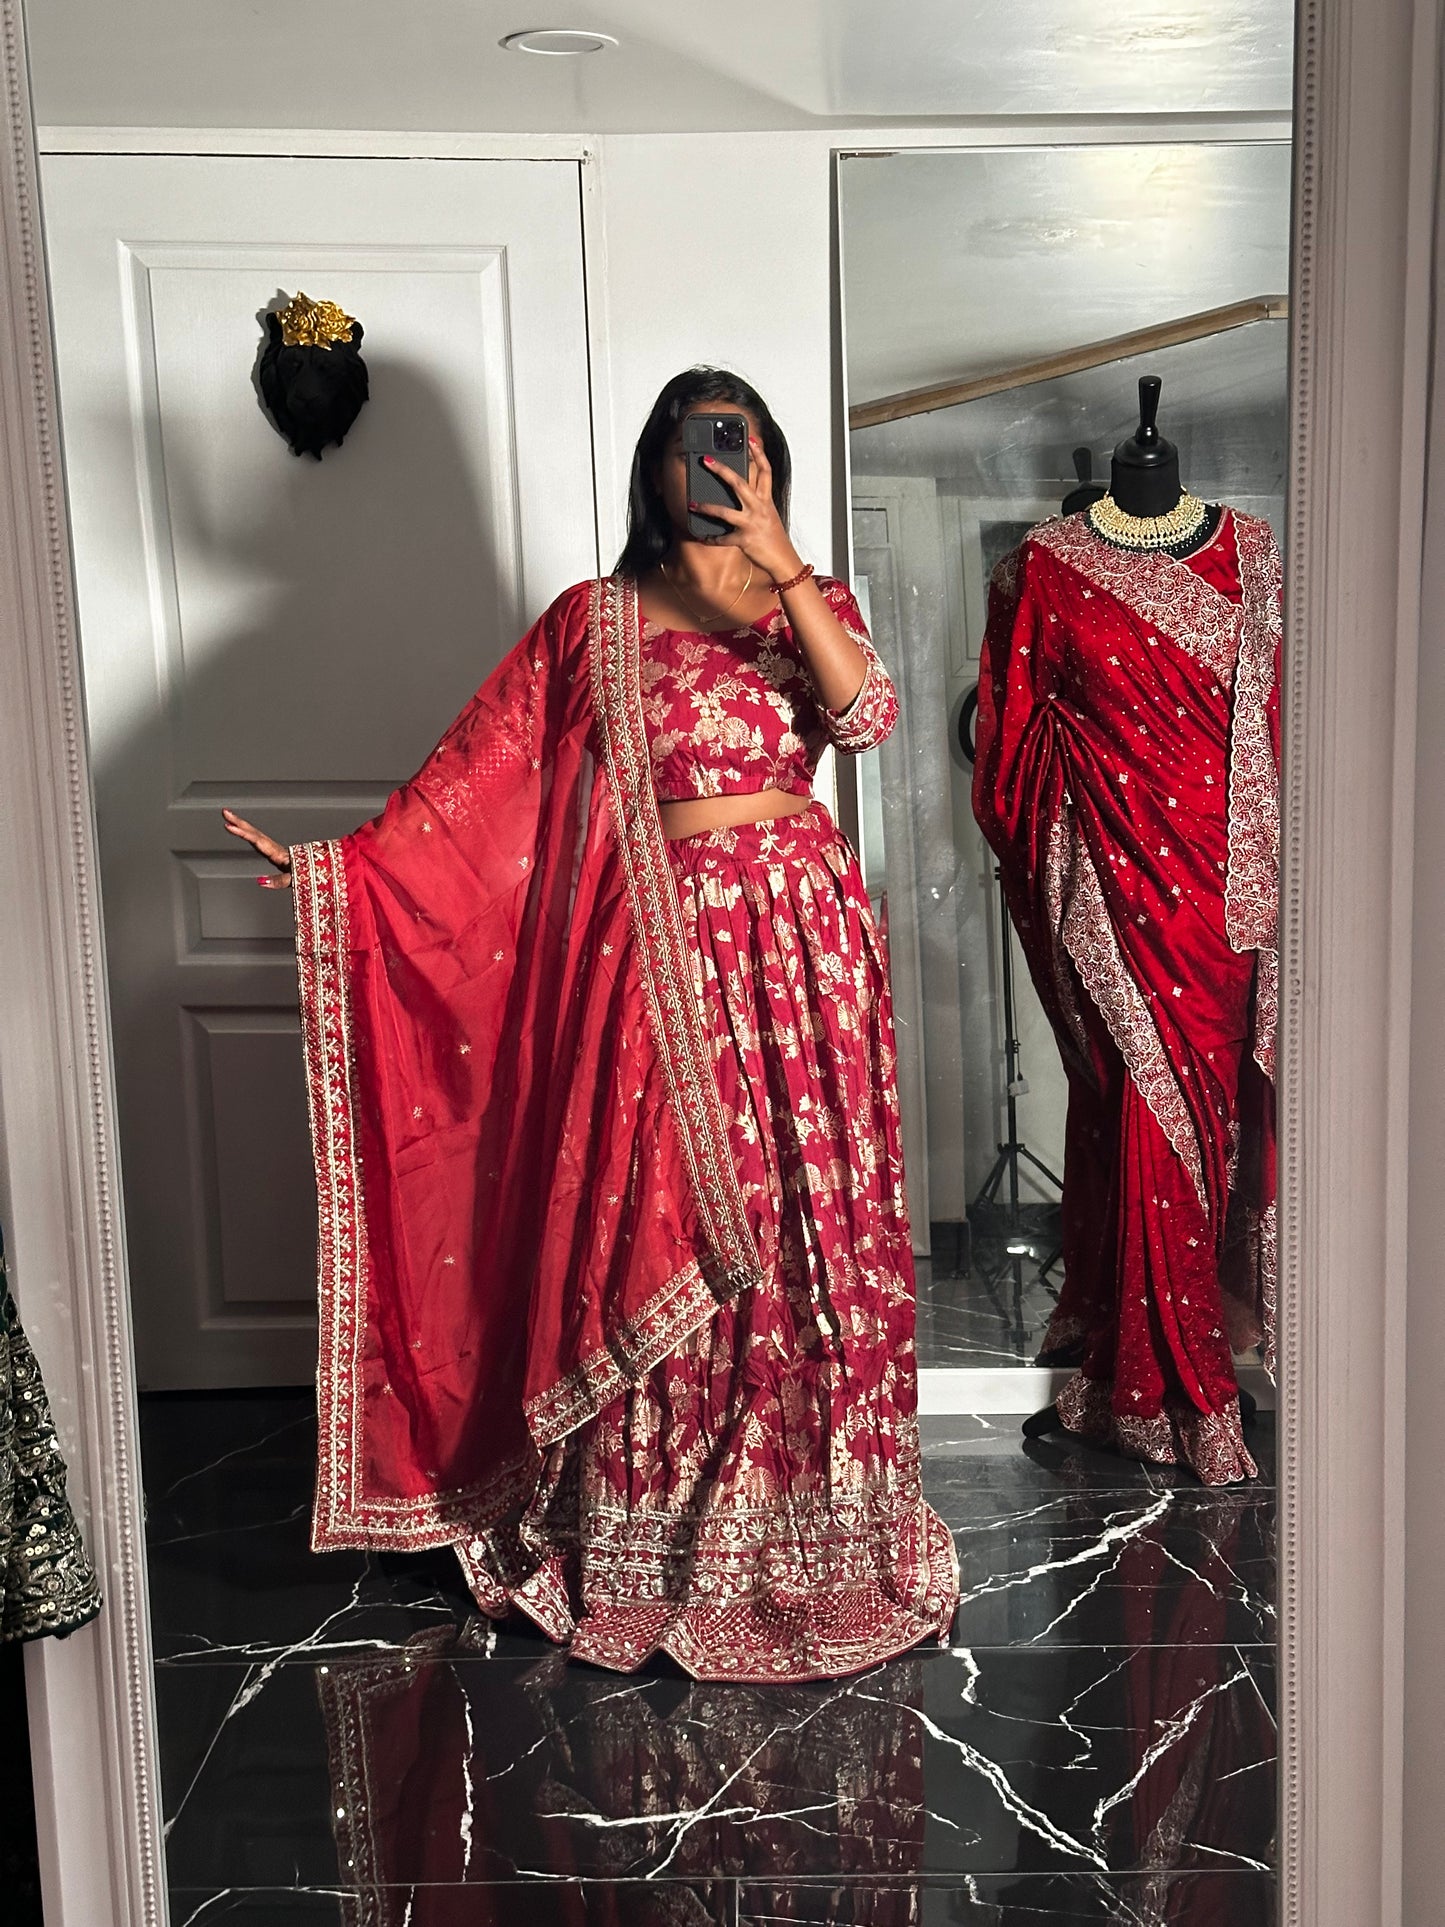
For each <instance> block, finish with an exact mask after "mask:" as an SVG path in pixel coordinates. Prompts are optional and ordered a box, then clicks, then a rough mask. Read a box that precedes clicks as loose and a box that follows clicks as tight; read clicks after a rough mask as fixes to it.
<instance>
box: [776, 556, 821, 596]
mask: <svg viewBox="0 0 1445 1927" xmlns="http://www.w3.org/2000/svg"><path fill="white" fill-rule="evenodd" d="M812 573H813V565H812V563H811V562H805V563H804V564H803V566H802V568H801V569H799V571H798V573H797V574H796V575H790V576H789V577H788V579H787V581H786V582H775V583H774V584H773V588H774V589H775V590H776V592H777V593H778V594H779V595H786V594H787V593H788V590H789V589H796V588H797V586H798V584H799V583H800V582H806V581H807V579H808V577H809V576H810V575H811V574H812Z"/></svg>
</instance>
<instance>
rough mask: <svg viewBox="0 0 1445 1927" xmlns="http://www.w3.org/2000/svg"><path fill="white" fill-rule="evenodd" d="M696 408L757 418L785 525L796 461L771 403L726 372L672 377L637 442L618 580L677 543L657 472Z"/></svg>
mask: <svg viewBox="0 0 1445 1927" xmlns="http://www.w3.org/2000/svg"><path fill="white" fill-rule="evenodd" d="M695 408H745V409H747V411H748V413H749V414H750V415H752V416H753V417H754V418H755V420H756V421H757V424H758V427H759V428H760V430H761V431H762V440H763V453H764V454H765V455H766V456H767V458H768V465H769V467H770V468H771V469H772V471H773V501H774V503H775V504H776V505H777V510H778V514H779V515H780V516H781V517H782V518H783V524H784V526H785V527H786V525H787V520H788V495H789V492H790V490H791V487H792V481H793V458H792V456H791V455H790V454H789V453H788V442H787V437H786V436H785V435H784V434H783V431H782V429H781V428H779V427H778V424H777V423H776V422H775V421H774V420H773V417H772V411H771V410H770V409H769V407H768V404H767V403H766V402H765V401H764V400H763V398H762V396H761V395H760V394H759V393H758V391H757V389H756V388H754V387H753V386H752V384H751V383H750V382H746V381H744V380H743V379H742V377H741V376H740V375H733V374H729V372H728V370H727V369H726V368H686V369H684V370H683V372H682V373H681V374H680V375H674V376H673V378H672V380H671V381H670V382H668V384H667V386H666V387H665V388H664V389H663V391H662V393H661V394H660V395H659V396H658V398H657V400H656V401H655V402H654V403H653V404H652V413H651V414H650V415H649V416H648V418H647V422H646V425H645V426H644V428H643V430H642V433H641V435H640V436H639V437H638V439H637V452H636V453H635V454H634V455H633V457H632V479H631V482H630V483H629V485H628V494H627V540H626V542H625V543H624V544H623V547H622V553H621V555H620V556H618V558H617V570H616V573H617V574H618V575H630V576H631V577H632V578H633V579H634V581H635V580H637V579H638V578H640V577H641V576H643V575H645V574H646V573H647V571H648V570H649V569H651V568H653V567H655V566H656V564H657V563H659V562H661V561H662V559H663V557H664V556H665V555H666V554H667V552H668V550H669V549H670V548H671V547H672V545H673V542H674V540H675V539H676V534H677V531H676V530H675V529H674V528H673V526H672V522H671V520H670V518H669V516H668V513H667V510H666V509H665V508H664V506H663V502H662V490H661V489H660V488H659V486H658V469H659V467H660V465H661V462H662V456H663V451H664V450H665V449H666V447H667V444H668V443H669V442H670V441H671V439H672V436H673V433H674V431H675V430H676V428H677V425H678V423H679V422H680V421H681V420H682V418H683V416H684V415H690V414H691V413H692V411H693V409H695Z"/></svg>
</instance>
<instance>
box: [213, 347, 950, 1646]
mask: <svg viewBox="0 0 1445 1927" xmlns="http://www.w3.org/2000/svg"><path fill="white" fill-rule="evenodd" d="M718 409H724V410H726V411H728V412H738V413H741V414H743V415H744V416H745V417H746V419H747V423H748V432H749V438H750V439H749V454H750V464H749V468H750V475H749V479H748V480H747V481H743V480H741V479H738V478H736V477H733V476H731V474H729V475H728V480H729V486H730V488H731V489H732V492H733V495H734V496H735V498H736V503H737V506H736V507H735V508H726V507H724V508H719V509H717V510H712V509H709V510H708V511H707V512H708V513H709V514H710V515H713V516H714V519H715V520H716V521H717V523H718V524H719V533H718V535H717V536H716V537H715V538H712V539H709V540H707V541H698V540H695V539H693V538H692V537H691V536H690V535H689V534H688V513H689V506H690V505H689V501H688V488H687V459H686V455H685V453H684V451H683V447H682V424H683V422H684V420H685V419H686V418H687V416H688V415H690V414H694V413H712V412H714V411H715V410H718ZM788 481H789V456H788V448H787V443H786V442H785V440H784V438H783V436H782V433H781V431H780V430H779V428H778V427H777V424H776V423H775V422H774V420H773V418H772V416H771V415H770V414H769V412H768V410H767V408H766V407H765V406H764V404H763V402H762V400H761V399H760V397H759V396H758V395H757V394H755V393H754V391H753V390H752V389H751V388H750V387H748V386H747V384H745V383H743V382H741V381H739V380H738V379H737V378H736V377H734V376H731V375H728V374H724V373H721V372H719V371H715V370H693V371H691V372H689V373H687V374H684V375H680V376H678V377H677V378H676V379H675V380H673V381H672V382H670V383H669V384H668V385H667V387H666V388H665V389H664V390H663V392H662V394H661V395H660V396H659V397H658V400H657V403H656V405H655V406H654V408H653V410H652V413H651V415H650V417H649V419H648V422H647V425H646V427H645V428H644V430H643V433H642V438H641V440H640V442H639V444H638V448H637V453H636V456H635V459H634V462H633V469H632V483H631V500H630V505H629V520H628V539H627V545H626V547H625V549H624V551H623V554H622V557H621V559H620V561H619V564H618V567H617V570H616V572H615V573H614V574H613V575H612V576H610V577H608V578H605V579H604V580H602V581H600V582H594V583H583V584H580V585H578V586H577V587H576V588H573V589H569V590H567V591H566V592H565V593H564V594H563V595H561V596H559V597H558V598H557V600H556V601H555V602H554V603H553V604H552V606H551V608H550V609H548V610H547V612H546V614H545V615H544V616H543V617H542V618H541V620H540V621H539V622H538V623H537V624H536V626H535V627H534V628H533V629H532V630H531V631H530V632H529V633H528V635H526V636H525V637H524V638H523V639H522V641H521V642H520V643H518V644H517V645H516V647H515V648H514V649H513V650H512V651H511V652H510V654H509V655H508V656H507V657H506V658H505V659H504V660H503V661H502V662H501V663H500V664H499V665H498V666H497V668H496V669H495V670H494V671H493V672H492V674H491V675H490V676H489V677H488V678H487V680H486V682H485V683H484V684H483V686H482V688H481V690H480V691H479V692H478V694H477V696H476V697H475V698H474V699H473V701H472V703H471V704H470V705H469V706H468V708H467V709H466V710H465V711H464V712H463V713H462V715H461V716H460V717H459V718H458V720H457V721H456V723H454V724H453V726H452V728H451V729H450V730H449V731H448V732H447V734H446V735H445V736H444V737H443V739H442V741H441V743H440V744H439V745H438V747H437V749H436V751H435V752H434V753H433V755H432V756H431V757H430V758H429V759H428V761H427V762H426V764H425V765H424V766H423V768H422V770H421V771H420V772H419V773H418V775H417V776H416V778H415V779H414V780H413V781H412V782H410V783H408V784H406V785H405V786H404V787H403V788H402V789H401V790H399V791H398V792H397V793H396V794H395V795H394V796H393V797H392V798H391V799H390V801H389V802H388V804H387V806H386V808H385V809H384V810H383V812H382V814H381V815H380V816H379V817H378V818H377V819H376V820H375V821H374V822H372V823H369V824H366V825H364V826H363V827H362V828H361V829H360V830H358V831H356V832H355V833H354V834H353V835H352V836H350V837H345V838H343V839H341V841H340V842H339V843H313V844H302V845H297V846H296V847H295V848H294V849H292V850H290V851H287V850H285V849H283V848H282V847H281V846H280V845H278V844H276V843H274V842H272V841H271V839H269V838H268V837H265V836H264V835H262V834H261V832H259V831H258V830H256V829H254V828H253V827H252V826H251V825H250V824H248V823H244V822H242V821H241V820H240V819H239V818H237V817H235V816H234V815H232V814H231V813H229V812H228V813H227V817H226V821H227V824H228V826H229V827H230V829H231V830H232V831H233V832H234V833H235V834H236V835H237V836H240V837H243V838H245V839H246V840H247V841H248V842H250V843H252V844H253V845H254V846H255V847H256V848H257V849H258V850H259V851H260V852H261V853H262V854H263V855H264V856H265V857H267V858H268V860H269V861H270V862H271V863H272V864H274V865H275V867H276V868H277V870H278V871H280V872H281V874H280V876H278V877H276V878H270V879H263V881H266V882H267V883H269V884H270V885H271V886H272V887H277V888H284V887H286V886H287V885H288V884H292V885H294V887H295V890H296V896H297V902H296V910H297V928H298V952H299V961H300V977H301V1000H302V1018H303V1028H304V1032H305V1039H306V1049H307V1063H308V1075H309V1086H310V1091H311V1104H312V1120H313V1136H314V1138H315V1144H316V1161H317V1178H318V1189H319V1193H320V1207H321V1278H320V1308H321V1364H320V1374H319V1394H320V1421H321V1452H320V1465H319V1473H318V1484H317V1499H316V1511H315V1518H314V1522H313V1544H314V1545H315V1546H317V1547H318V1548H320V1547H330V1546H341V1545H378V1544H379V1545H389V1546H394V1547H408V1546H411V1547H420V1546H428V1545H437V1544H444V1543H449V1544H453V1545H455V1546H456V1549H457V1553H458V1556H459V1558H460V1560H461V1562H462V1565H463V1568H464V1570H465V1572H466V1574H467V1578H468V1581H469V1584H470V1585H471V1588H472V1591H473V1593H474V1594H475V1596H476V1598H477V1600H478V1602H479V1604H480V1605H481V1606H482V1608H483V1609H484V1610H485V1611H487V1612H488V1613H491V1614H493V1615H496V1616H500V1615H502V1614H504V1613H506V1612H507V1611H509V1610H511V1609H520V1610H521V1611H523V1612H525V1613H526V1614H527V1615H529V1616H530V1618H531V1619H532V1620H534V1621H535V1622H536V1624H537V1625H539V1626H540V1627H541V1628H542V1629H543V1631H545V1632H546V1633H548V1634H549V1635H551V1637H553V1638H554V1639H556V1640H559V1641H565V1642H567V1643H568V1644H569V1645H570V1650H571V1652H572V1653H573V1654H574V1655H575V1656H577V1657H580V1658H584V1659H587V1660H590V1661H593V1662H595V1663H598V1664H602V1665H606V1666H611V1667H616V1668H619V1669H622V1670H631V1669H633V1668H635V1667H637V1666H638V1665H640V1664H641V1663H642V1661H643V1660H644V1659H646V1657H647V1656H648V1655H649V1653H652V1652H654V1651H658V1650H661V1651H664V1652H666V1653H669V1654H670V1655H671V1656H672V1657H673V1658H674V1659H675V1660H676V1661H677V1662H678V1663H679V1664H681V1665H682V1666H683V1667H684V1668H685V1669H686V1670H687V1671H688V1672H690V1673H692V1674H693V1675H695V1676H696V1677H698V1678H703V1679H755V1680H756V1679H793V1680H797V1679H810V1678H823V1677H836V1676H838V1675H840V1674H844V1673H847V1672H850V1671H854V1670H856V1669H859V1668H862V1667H866V1666H870V1665H873V1664H874V1663H876V1662H877V1661H879V1660H881V1659H885V1658H887V1657H889V1656H890V1655H892V1654H894V1653H898V1652H901V1651H903V1650H905V1649H906V1648H907V1647H910V1646H912V1645H914V1644H916V1643H917V1642H918V1641H920V1640H922V1639H924V1638H927V1637H929V1636H932V1637H935V1638H939V1639H942V1638H945V1637H946V1636H947V1632H948V1629H949V1625H950V1622H951V1619H952V1614H953V1609H954V1605H955V1602H956V1598H957V1589H958V1578H957V1565H956V1561H955V1558H954V1552H953V1546H952V1541H951V1538H950V1536H949V1534H948V1532H947V1530H946V1529H945V1528H944V1526H943V1525H942V1523H941V1522H940V1521H939V1519H938V1518H937V1516H936V1515H935V1514H934V1513H933V1512H932V1510H931V1509H930V1508H929V1507H928V1506H927V1505H926V1504H925V1503H924V1500H923V1494H922V1488H921V1483H920V1457H919V1444H918V1427H917V1419H916V1388H917V1380H916V1371H915V1364H914V1354H913V1329H914V1301H913V1274H912V1259H911V1247H910V1240H909V1228H908V1216H907V1208H906V1201H905V1194H904V1188H903V1169H902V1157H901V1149H900V1133H899V1118H898V1103H897V1094H896V1089H895V1084H894V1053H893V1034H892V1018H891V1005H890V1000H889V990H888V979H887V973H886V967H885V957H884V952H883V947H882V943H881V940H880V937H879V933H878V930H877V927H876V926H875V923H874V920H873V917H872V914H871V911H870V908H869V904H868V900H867V897H866V895H865V893H864V888H863V882H862V878H861V875H860V873H859V869H858V865H857V860H856V858H855V856H854V855H853V853H852V851H851V849H850V848H849V846H848V844H847V843H846V841H845V840H844V838H843V837H842V835H841V834H840V832H839V831H838V829H837V828H836V826H835V825H834V823H833V821H832V819H831V817H830V816H829V814H828V812H827V810H826V809H825V808H824V806H823V805H822V803H820V802H818V801H817V800H816V799H814V798H813V797H812V795H811V793H810V785H811V780H812V776H813V773H814V770H815V768H816V765H817V761H818V757H819V755H820V753H821V751H822V749H823V747H824V746H825V744H826V743H827V742H829V741H831V742H832V743H833V744H834V745H835V746H836V747H837V748H839V749H841V750H843V751H851V752H856V751H860V750H863V749H866V748H868V747H870V746H871V745H872V744H874V743H876V742H878V741H880V740H882V738H883V737H884V736H886V735H887V733H888V731H889V730H890V729H891V727H892V725H893V721H894V719H895V716H896V707H897V704H896V696H895V694H894V690H893V686H892V684H891V682H890V680H889V678H888V676H887V673H886V671H885V670H884V668H883V665H882V663H881V662H880V660H879V658H878V656H877V654H876V653H875V651H874V649H873V646H872V644H871V642H870V641H869V639H868V637H867V634H866V632H865V630H864V627H863V624H862V621H861V618H860V616H859V614H858V609H857V605H856V603H855V602H854V600H853V598H852V596H851V595H850V594H849V592H848V590H847V589H846V588H845V587H844V585H843V584H842V583H839V582H834V581H830V580H828V579H826V578H825V579H823V580H821V581H820V580H819V579H818V578H816V577H815V576H813V574H812V572H811V570H809V569H808V568H806V567H805V566H804V565H803V564H802V562H801V561H800V560H799V558H798V555H797V553H796V551H795V550H794V548H793V546H792V543H791V541H790V540H789V538H788V533H787V524H786V513H787V499H788Z"/></svg>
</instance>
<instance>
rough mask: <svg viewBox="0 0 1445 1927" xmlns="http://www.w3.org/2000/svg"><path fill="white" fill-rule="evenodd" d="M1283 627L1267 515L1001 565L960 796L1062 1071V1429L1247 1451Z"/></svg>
mask: <svg viewBox="0 0 1445 1927" xmlns="http://www.w3.org/2000/svg"><path fill="white" fill-rule="evenodd" d="M1280 639H1281V619H1280V567H1279V554H1278V550H1277V549H1276V546H1275V542H1274V538H1273V536H1272V534H1271V532H1270V529H1269V526H1268V524H1267V523H1265V522H1263V521H1260V520H1258V519H1257V518H1255V517H1253V516H1247V515H1242V514H1237V513H1235V512H1233V511H1231V510H1229V509H1225V510H1223V511H1222V513H1221V515H1220V518H1219V522H1218V526H1217V528H1216V530H1215V532H1214V535H1213V536H1212V538H1211V539H1210V540H1209V541H1207V542H1206V543H1205V544H1204V545H1203V546H1202V547H1201V548H1200V549H1199V550H1197V551H1196V552H1195V553H1194V554H1192V555H1189V556H1186V557H1184V558H1182V559H1179V558H1176V557H1173V556H1170V555H1168V554H1167V553H1162V552H1153V553H1151V552H1147V551H1146V552H1129V551H1126V550H1122V549H1120V548H1118V547H1116V546H1115V545H1114V544H1112V543H1109V542H1107V541H1105V540H1104V539H1103V538H1102V537H1101V536H1099V535H1098V534H1097V533H1096V532H1095V531H1094V530H1093V529H1092V528H1091V526H1090V525H1089V522H1088V520H1087V516H1086V515H1085V514H1080V515H1071V516H1067V517H1064V518H1062V519H1061V520H1057V521H1053V522H1048V523H1044V524H1042V525H1041V526H1040V527H1039V528H1037V529H1035V530H1034V531H1033V532H1032V533H1031V535H1030V536H1029V537H1028V538H1027V540H1026V541H1025V542H1024V544H1023V545H1022V547H1021V548H1020V549H1018V550H1016V551H1014V553H1013V554H1012V555H1010V556H1008V557H1006V558H1005V560H1004V562H1002V563H1001V564H1000V565H999V567H998V569H997V570H996V571H995V573H994V578H993V582H992V584H991V588H990V610H989V624H988V630H987V636H986V639H985V645H984V652H983V661H982V665H981V671H980V681H979V716H978V754H977V763H976V765H975V776H974V809H975V813H976V815H977V817H978V820H979V824H980V826H981V828H982V829H983V832H984V834H985V836H986V837H987V839H988V841H989V842H990V844H991V845H992V846H993V849H994V851H995V853H996V854H997V856H998V858H999V863H1000V867H1001V870H1002V875H1003V886H1004V891H1005V894H1006V896H1007V899H1008V903H1009V908H1010V910H1011V912H1012V915H1013V919H1014V924H1015V927H1016V928H1017V930H1018V932H1019V937H1020V941H1021V942H1022V944H1023V946H1024V950H1025V952H1026V955H1027V958H1028V963H1029V968H1030V973H1031V975H1032V977H1033V980H1034V983H1035V986H1036V987H1037V989H1038V992H1039V995H1040V998H1041V1001H1042V1002H1043V1004H1044V1007H1045V1009H1046V1011H1047V1013H1048V1016H1049V1018H1050V1021H1051V1023H1052V1025H1053V1028H1054V1032H1055V1035H1056V1037H1057V1038H1058V1042H1059V1048H1060V1052H1061V1054H1062V1056H1063V1059H1064V1067H1065V1070H1066V1072H1067V1074H1068V1081H1069V1111H1068V1122H1067V1126H1066V1135H1065V1153H1064V1205H1063V1216H1064V1223H1063V1242H1064V1251H1063V1257H1064V1284H1063V1289H1062V1291H1061V1294H1060V1298H1059V1303H1058V1306H1057V1309H1056V1311H1055V1314H1054V1316H1053V1318H1052V1320H1051V1322H1050V1326H1049V1330H1048V1332H1047V1334H1046V1335H1045V1339H1044V1345H1043V1350H1042V1352H1041V1354H1040V1362H1041V1363H1053V1364H1069V1365H1073V1366H1075V1367H1077V1370H1076V1372H1075V1374H1074V1376H1073V1378H1072V1379H1071V1380H1070V1381H1069V1383H1068V1385H1067V1386H1066V1388H1065V1390H1064V1392H1063V1394H1062V1396H1061V1397H1060V1399H1059V1401H1058V1409H1059V1413H1060V1416H1061V1418H1062V1419H1063V1420H1064V1423H1065V1424H1066V1426H1067V1427H1068V1428H1069V1429H1070V1430H1072V1431H1075V1432H1078V1433H1080V1434H1082V1435H1083V1436H1085V1437H1091V1438H1094V1439H1096V1440H1099V1441H1101V1442H1107V1443H1110V1444H1112V1445H1114V1446H1115V1447H1117V1448H1119V1449H1122V1450H1123V1451H1125V1452H1126V1453H1128V1454H1130V1455H1132V1456H1136V1457H1139V1458H1145V1459H1153V1460H1158V1461H1162V1462H1164V1463H1178V1462H1183V1463H1187V1464H1189V1465H1190V1466H1192V1467H1193V1469H1194V1470H1195V1471H1196V1472H1197V1473H1198V1474H1199V1476H1200V1478H1201V1479H1203V1480H1204V1481H1206V1482H1207V1483H1211V1484H1216V1483H1223V1482H1226V1481H1229V1480H1232V1479H1237V1478H1247V1477H1251V1476H1253V1474H1254V1472H1255V1470H1256V1468H1255V1464H1254V1461H1253V1459H1252V1457H1251V1456H1250V1453H1249V1451H1248V1449H1247V1447H1246V1445H1245V1441H1244V1438H1243V1434H1242V1430H1241V1425H1240V1414H1239V1399H1238V1386H1237V1381H1236V1376H1235V1371H1234V1362H1233V1355H1234V1354H1235V1353H1238V1352H1242V1351H1245V1350H1247V1349H1249V1348H1250V1347H1253V1346H1256V1345H1258V1346H1261V1347H1262V1348H1263V1354H1264V1359H1265V1364H1266V1366H1267V1367H1268V1368H1269V1369H1270V1370H1271V1371H1272V1369H1273V1360H1274V1311H1275V1289H1274V1281H1275V1138H1274V1124H1275V1110H1274V1033H1275V1025H1276V1017H1277V1008H1278V964H1277V951H1276V909H1277V869H1278V851H1279V830H1278V795H1279V787H1278V763H1279V710H1278V666H1279V649H1280Z"/></svg>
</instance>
